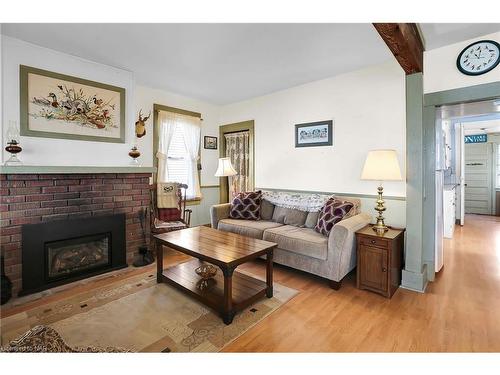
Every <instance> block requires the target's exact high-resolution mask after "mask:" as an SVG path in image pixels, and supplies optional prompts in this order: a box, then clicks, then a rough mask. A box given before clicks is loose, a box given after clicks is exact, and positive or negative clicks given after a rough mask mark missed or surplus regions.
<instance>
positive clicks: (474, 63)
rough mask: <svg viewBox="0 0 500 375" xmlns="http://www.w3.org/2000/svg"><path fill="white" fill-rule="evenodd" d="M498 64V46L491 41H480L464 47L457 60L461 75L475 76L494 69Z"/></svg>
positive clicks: (499, 58)
mask: <svg viewBox="0 0 500 375" xmlns="http://www.w3.org/2000/svg"><path fill="white" fill-rule="evenodd" d="M499 62H500V45H499V44H498V43H497V42H495V41H493V40H481V41H479V42H476V43H472V44H471V45H469V46H467V47H465V48H464V49H463V51H462V52H460V54H459V55H458V58H457V68H458V70H460V71H461V72H462V73H464V74H467V75H470V76H477V75H480V74H484V73H487V72H489V71H490V70H492V69H493V68H495V67H496V66H497V65H498V63H499Z"/></svg>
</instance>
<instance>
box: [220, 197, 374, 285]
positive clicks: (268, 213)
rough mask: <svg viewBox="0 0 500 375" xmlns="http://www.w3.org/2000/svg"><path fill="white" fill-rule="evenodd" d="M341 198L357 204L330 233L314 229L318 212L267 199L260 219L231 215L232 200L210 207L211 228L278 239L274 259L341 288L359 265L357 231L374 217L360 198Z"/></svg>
mask: <svg viewBox="0 0 500 375" xmlns="http://www.w3.org/2000/svg"><path fill="white" fill-rule="evenodd" d="M340 198H342V199H343V200H346V201H349V202H352V203H353V204H354V207H353V208H352V209H351V210H350V212H349V213H348V215H346V217H345V218H344V219H343V220H342V221H340V222H339V223H337V224H336V225H334V227H333V229H332V231H331V232H330V234H329V236H324V235H322V234H320V233H318V232H316V231H315V230H314V225H315V224H316V221H317V217H318V212H305V211H299V210H296V209H290V208H283V207H277V206H276V207H275V206H274V205H273V204H271V203H270V202H268V201H267V200H265V199H263V201H262V206H261V220H257V221H255V220H238V219H230V218H229V211H230V208H231V204H230V203H224V204H218V205H215V206H212V207H211V209H210V217H211V224H212V228H217V229H219V230H223V231H227V232H233V233H238V234H241V235H244V236H248V237H253V238H258V239H263V240H266V241H271V242H275V243H277V244H278V246H277V248H276V249H275V251H274V262H275V263H278V264H283V265H286V266H289V267H292V268H295V269H299V270H302V271H306V272H309V273H312V274H315V275H318V276H321V277H324V278H326V279H328V280H330V283H331V286H332V288H334V289H338V288H340V285H341V282H342V279H343V278H344V276H345V275H347V274H348V273H349V272H350V271H351V270H352V269H354V267H355V266H356V248H355V246H356V244H355V236H354V233H355V232H356V231H357V230H359V229H361V228H363V227H364V226H366V225H367V224H368V223H369V222H370V220H371V216H370V215H368V214H366V213H362V212H361V210H360V201H359V199H357V198H351V197H340Z"/></svg>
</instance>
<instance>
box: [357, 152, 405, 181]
mask: <svg viewBox="0 0 500 375" xmlns="http://www.w3.org/2000/svg"><path fill="white" fill-rule="evenodd" d="M361 179H362V180H376V181H401V180H402V178H401V170H400V168H399V162H398V155H397V153H396V151H395V150H372V151H369V152H368V155H367V156H366V161H365V165H364V167H363V172H361Z"/></svg>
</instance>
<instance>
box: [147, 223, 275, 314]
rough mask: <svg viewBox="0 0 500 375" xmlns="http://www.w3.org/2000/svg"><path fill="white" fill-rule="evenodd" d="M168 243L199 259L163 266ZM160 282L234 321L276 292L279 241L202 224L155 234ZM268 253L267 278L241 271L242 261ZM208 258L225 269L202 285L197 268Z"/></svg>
mask: <svg viewBox="0 0 500 375" xmlns="http://www.w3.org/2000/svg"><path fill="white" fill-rule="evenodd" d="M162 245H165V246H168V247H170V248H173V249H175V250H178V251H180V252H182V253H185V254H188V255H190V256H192V257H195V258H197V259H193V260H191V261H188V262H185V263H181V264H179V265H176V266H173V267H169V268H167V269H163V246H162ZM153 246H154V247H155V248H156V254H157V256H156V263H157V277H156V280H157V282H158V283H168V284H170V285H173V286H174V287H176V288H178V289H180V290H182V291H184V292H186V293H188V294H189V295H191V296H193V297H194V298H196V299H198V300H199V301H201V302H202V303H204V304H205V305H207V306H209V307H211V308H213V309H214V310H216V311H218V312H219V313H220V314H221V316H222V319H223V321H224V323H226V324H231V322H232V321H233V317H234V315H235V314H236V312H237V311H241V310H242V309H244V308H246V307H247V306H249V305H251V304H252V303H254V302H255V301H257V300H258V299H260V298H262V297H263V296H264V295H266V296H267V297H268V298H271V297H272V296H273V249H274V248H275V247H276V246H277V244H275V243H273V242H268V241H263V240H258V239H255V238H250V237H245V236H241V235H239V234H234V233H229V232H222V231H220V230H216V229H212V228H208V227H204V226H200V227H194V228H188V229H183V230H177V231H174V232H169V233H164V234H158V235H155V236H154V241H153ZM262 255H266V260H267V267H266V282H263V281H261V280H258V279H255V278H253V277H250V276H248V275H245V274H242V273H240V272H234V270H235V269H236V267H238V266H239V265H240V264H243V263H246V262H249V261H251V260H254V259H257V258H258V257H260V256H262ZM203 262H207V263H210V264H213V265H216V266H218V267H219V268H220V269H221V271H222V275H221V273H220V272H217V275H216V276H215V277H214V278H213V281H212V282H211V285H210V286H209V287H205V288H201V287H200V280H201V278H200V277H199V276H198V275H197V274H196V272H195V269H196V268H197V267H199V266H200V265H202V264H204V263H203Z"/></svg>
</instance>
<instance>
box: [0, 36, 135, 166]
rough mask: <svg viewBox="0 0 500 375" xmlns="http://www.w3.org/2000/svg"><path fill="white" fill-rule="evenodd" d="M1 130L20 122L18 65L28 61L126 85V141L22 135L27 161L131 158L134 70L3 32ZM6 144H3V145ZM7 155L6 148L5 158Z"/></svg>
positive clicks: (114, 162)
mask: <svg viewBox="0 0 500 375" xmlns="http://www.w3.org/2000/svg"><path fill="white" fill-rule="evenodd" d="M2 59H3V64H2V65H3V66H2V78H3V80H2V89H3V92H4V95H3V102H2V106H3V117H2V130H3V134H4V136H5V133H6V131H7V128H8V123H9V120H15V121H17V124H18V126H19V112H20V110H19V65H28V66H33V67H36V68H41V69H46V70H50V71H54V72H58V73H63V74H68V75H72V76H76V77H80V78H84V79H89V80H93V81H98V82H103V83H107V84H110V85H115V86H119V87H124V88H125V90H126V103H125V108H126V111H125V123H126V143H125V144H123V143H106V142H86V141H76V140H62V139H51V138H40V137H21V146H22V147H23V152H22V153H21V154H20V155H19V156H20V159H21V160H22V161H23V163H24V164H26V165H75V166H76V165H78V166H119V165H127V164H128V163H129V162H130V158H129V156H128V151H129V150H130V147H131V146H130V145H131V142H133V136H134V127H133V125H134V122H135V120H134V117H135V107H134V86H135V81H134V74H133V73H132V72H129V71H126V70H123V69H117V68H114V67H111V66H107V65H102V64H97V63H95V62H92V61H88V60H84V59H81V58H78V57H75V56H71V55H68V54H65V53H61V52H57V51H54V50H51V49H47V48H43V47H39V46H36V45H33V44H30V43H26V42H23V41H21V40H18V39H14V38H10V37H7V36H5V35H2ZM2 148H3V147H2ZM7 157H8V155H7V153H6V151H3V159H2V161H3V160H5V159H6V158H7Z"/></svg>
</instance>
